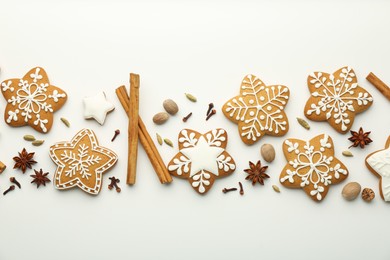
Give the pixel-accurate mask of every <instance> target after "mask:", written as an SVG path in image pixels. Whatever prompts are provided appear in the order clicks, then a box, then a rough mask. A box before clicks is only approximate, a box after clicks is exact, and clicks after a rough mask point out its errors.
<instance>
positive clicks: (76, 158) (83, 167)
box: [50, 129, 118, 195]
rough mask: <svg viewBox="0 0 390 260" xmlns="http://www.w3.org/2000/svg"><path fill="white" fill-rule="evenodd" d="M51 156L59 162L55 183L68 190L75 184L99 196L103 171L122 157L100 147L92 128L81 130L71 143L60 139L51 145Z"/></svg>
mask: <svg viewBox="0 0 390 260" xmlns="http://www.w3.org/2000/svg"><path fill="white" fill-rule="evenodd" d="M50 157H51V159H52V160H53V161H54V163H55V164H57V166H58V167H57V169H56V172H55V175H54V186H55V187H56V188H57V189H60V190H65V189H70V188H73V187H75V186H77V187H79V188H80V189H82V190H83V191H85V192H87V193H89V194H92V195H97V194H98V193H99V192H100V190H101V188H102V174H103V173H104V172H106V171H108V170H109V169H110V168H111V167H113V166H114V165H115V163H116V162H117V160H118V156H117V155H116V154H115V153H114V152H113V151H111V150H109V149H107V148H105V147H102V146H99V143H98V140H97V138H96V135H95V133H94V132H93V131H92V130H90V129H83V130H81V131H80V132H78V133H77V134H76V135H75V137H73V139H72V140H71V141H70V142H59V143H56V144H54V145H52V146H51V147H50Z"/></svg>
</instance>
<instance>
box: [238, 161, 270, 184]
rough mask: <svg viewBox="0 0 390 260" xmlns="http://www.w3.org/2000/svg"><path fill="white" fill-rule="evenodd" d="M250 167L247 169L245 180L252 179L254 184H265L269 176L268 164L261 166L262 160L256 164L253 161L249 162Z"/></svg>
mask: <svg viewBox="0 0 390 260" xmlns="http://www.w3.org/2000/svg"><path fill="white" fill-rule="evenodd" d="M249 167H250V168H249V169H245V170H244V172H246V173H248V176H247V177H246V178H245V180H251V181H252V185H255V184H256V182H258V183H260V184H261V185H264V179H266V178H269V176H268V174H266V173H265V171H266V170H267V168H268V166H261V162H260V160H259V161H258V162H257V163H256V165H255V164H254V163H252V162H249Z"/></svg>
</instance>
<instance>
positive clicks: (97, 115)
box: [83, 92, 115, 125]
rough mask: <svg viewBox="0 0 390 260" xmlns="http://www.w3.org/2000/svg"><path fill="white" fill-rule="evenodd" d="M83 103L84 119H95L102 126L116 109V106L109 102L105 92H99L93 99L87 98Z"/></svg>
mask: <svg viewBox="0 0 390 260" xmlns="http://www.w3.org/2000/svg"><path fill="white" fill-rule="evenodd" d="M83 101H84V118H86V119H89V118H93V119H95V120H96V121H97V122H98V123H99V124H101V125H103V124H104V121H105V120H106V116H107V113H109V112H110V111H112V110H114V109H115V106H114V105H113V104H112V103H110V102H108V101H107V99H106V94H105V93H104V92H99V93H98V94H96V95H95V96H92V97H86V98H84V99H83Z"/></svg>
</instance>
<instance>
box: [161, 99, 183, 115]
mask: <svg viewBox="0 0 390 260" xmlns="http://www.w3.org/2000/svg"><path fill="white" fill-rule="evenodd" d="M163 107H164V109H165V111H167V112H168V113H169V114H171V115H175V114H176V113H177V112H178V111H179V107H178V106H177V104H176V102H175V101H173V100H172V99H166V100H164V102H163Z"/></svg>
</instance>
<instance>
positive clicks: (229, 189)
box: [222, 188, 237, 193]
mask: <svg viewBox="0 0 390 260" xmlns="http://www.w3.org/2000/svg"><path fill="white" fill-rule="evenodd" d="M236 190H237V188H224V189H223V190H222V192H223V193H228V192H231V191H236Z"/></svg>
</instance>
